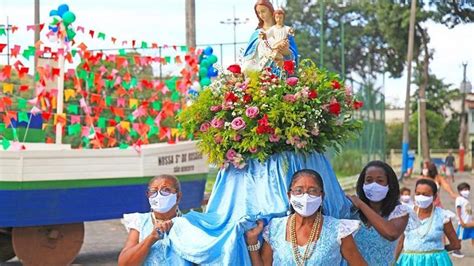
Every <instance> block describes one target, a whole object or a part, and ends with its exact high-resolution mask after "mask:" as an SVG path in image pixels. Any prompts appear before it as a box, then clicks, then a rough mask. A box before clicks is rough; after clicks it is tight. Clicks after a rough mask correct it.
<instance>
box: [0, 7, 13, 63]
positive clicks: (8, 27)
mask: <svg viewBox="0 0 474 266" xmlns="http://www.w3.org/2000/svg"><path fill="white" fill-rule="evenodd" d="M0 28H4V29H5V31H6V32H7V65H10V31H11V30H12V25H10V23H9V22H8V16H7V24H6V25H0Z"/></svg>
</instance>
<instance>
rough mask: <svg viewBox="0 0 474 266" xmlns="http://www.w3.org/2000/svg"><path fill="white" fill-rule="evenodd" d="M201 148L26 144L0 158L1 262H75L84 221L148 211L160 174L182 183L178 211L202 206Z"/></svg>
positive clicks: (203, 165)
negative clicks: (150, 190)
mask: <svg viewBox="0 0 474 266" xmlns="http://www.w3.org/2000/svg"><path fill="white" fill-rule="evenodd" d="M195 145H196V143H195V142H192V141H186V142H179V143H176V144H164V143H163V144H150V145H144V146H142V147H141V151H140V152H137V151H136V150H134V149H118V148H111V149H102V150H73V149H70V147H69V146H68V145H55V144H30V145H28V144H27V145H26V146H27V147H26V149H25V150H22V151H0V206H2V208H1V212H0V228H1V231H0V237H1V240H0V243H1V249H0V251H1V252H0V258H1V259H2V260H1V261H6V260H8V259H10V258H11V257H12V256H13V255H14V253H12V251H13V250H14V252H15V253H16V255H17V256H18V258H20V259H21V260H22V262H23V263H25V264H26V265H28V264H38V263H40V264H41V265H65V264H68V263H71V262H72V261H73V259H74V258H75V257H76V255H77V254H78V252H79V250H80V248H81V246H82V243H83V239H84V222H86V221H98V220H105V219H116V218H120V217H122V215H123V214H124V213H130V212H146V211H149V205H148V201H147V199H146V197H145V190H146V185H147V182H148V181H149V180H150V178H152V177H153V176H156V175H159V174H173V175H176V176H177V177H178V178H179V180H180V181H181V186H182V190H183V199H182V201H181V202H180V208H182V209H191V208H198V207H200V206H201V202H202V199H203V195H204V189H205V183H206V177H207V173H208V164H207V162H206V159H205V158H203V157H202V155H201V154H200V153H199V152H198V151H197V150H196V147H195ZM10 234H11V235H10ZM1 261H0V262H1Z"/></svg>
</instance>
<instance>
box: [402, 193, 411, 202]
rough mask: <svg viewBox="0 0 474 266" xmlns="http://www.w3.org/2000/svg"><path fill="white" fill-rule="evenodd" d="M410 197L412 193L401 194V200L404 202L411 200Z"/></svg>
mask: <svg viewBox="0 0 474 266" xmlns="http://www.w3.org/2000/svg"><path fill="white" fill-rule="evenodd" d="M410 198H411V197H410V195H401V196H400V200H401V201H402V202H404V203H408V202H410Z"/></svg>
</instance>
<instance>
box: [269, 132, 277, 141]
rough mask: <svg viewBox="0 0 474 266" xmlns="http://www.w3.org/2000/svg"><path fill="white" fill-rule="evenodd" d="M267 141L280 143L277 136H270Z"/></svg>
mask: <svg viewBox="0 0 474 266" xmlns="http://www.w3.org/2000/svg"><path fill="white" fill-rule="evenodd" d="M268 140H269V141H270V142H278V141H280V136H278V135H277V134H271V135H270V137H268Z"/></svg>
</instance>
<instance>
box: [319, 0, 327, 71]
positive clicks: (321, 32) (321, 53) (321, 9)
mask: <svg viewBox="0 0 474 266" xmlns="http://www.w3.org/2000/svg"><path fill="white" fill-rule="evenodd" d="M325 8H326V7H325V6H324V1H321V2H320V5H319V17H320V19H321V26H320V29H319V56H320V57H319V64H320V66H319V67H321V68H322V67H323V66H324V9H325Z"/></svg>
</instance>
